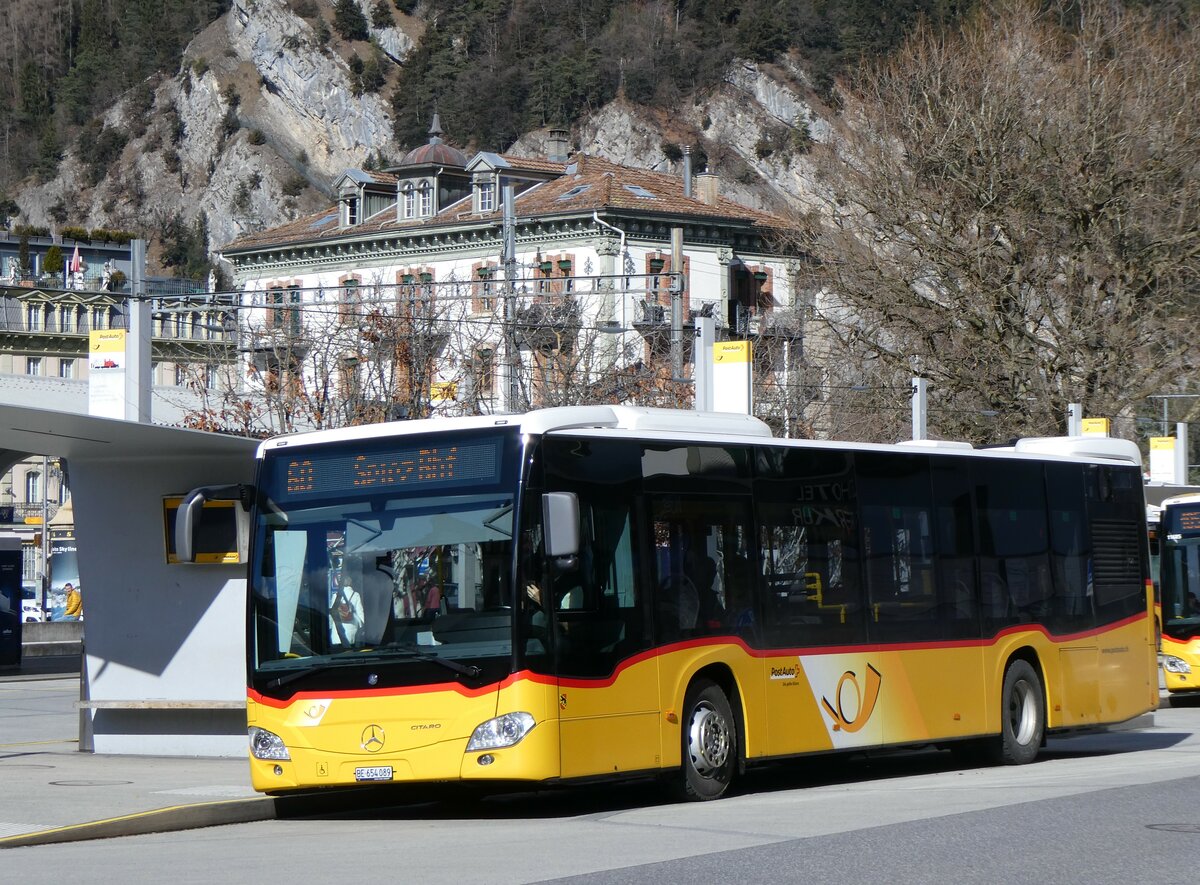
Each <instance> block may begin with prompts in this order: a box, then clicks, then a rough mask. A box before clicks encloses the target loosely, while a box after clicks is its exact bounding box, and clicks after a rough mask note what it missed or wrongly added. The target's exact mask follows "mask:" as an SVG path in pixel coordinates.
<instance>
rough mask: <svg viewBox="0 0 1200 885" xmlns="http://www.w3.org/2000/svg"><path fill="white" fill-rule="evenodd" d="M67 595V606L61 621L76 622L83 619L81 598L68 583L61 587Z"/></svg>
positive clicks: (76, 590) (75, 589)
mask: <svg viewBox="0 0 1200 885" xmlns="http://www.w3.org/2000/svg"><path fill="white" fill-rule="evenodd" d="M63 590H65V591H66V594H67V605H66V607H65V608H64V609H63V620H65V621H78V620H81V619H82V618H83V597H82V596H81V595H80V593H79V590H78V589H77V588H76V587H75V585H74V584H72V583H71V582H70V581H67V583H66V584H64V585H63Z"/></svg>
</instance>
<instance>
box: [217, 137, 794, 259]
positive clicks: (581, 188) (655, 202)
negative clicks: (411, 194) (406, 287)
mask: <svg viewBox="0 0 1200 885" xmlns="http://www.w3.org/2000/svg"><path fill="white" fill-rule="evenodd" d="M501 156H502V157H503V159H504V160H505V161H507V162H508V163H510V164H511V167H512V168H515V169H528V170H530V171H537V172H557V173H559V177H558V178H555V179H552V180H549V181H546V182H542V183H540V184H538V185H536V186H534V187H531V188H529V189H527V190H525V191H523V192H522V193H521V194H519V195H518V196H517V200H516V213H517V215H518V217H523V218H528V217H531V216H537V215H562V214H575V213H579V212H588V213H590V212H593V211H600V210H607V209H623V210H627V211H635V212H645V213H648V214H666V215H683V216H692V217H701V218H711V219H712V220H714V221H716V220H718V219H722V220H725V221H728V222H734V223H738V222H740V223H743V224H749V225H751V226H754V227H759V228H783V227H786V226H787V222H786V221H785V220H784V219H783V218H780V217H779V216H777V215H772V214H770V213H767V212H762V211H759V210H757V209H751V208H749V207H747V206H743V205H741V204H740V203H737V202H734V201H733V200H730V199H728V198H726V197H718V199H717V202H716V204H715V205H709V204H708V203H705V202H704V201H703V200H701V199H700V198H699V196H698V195H696V194H695V191H693V196H691V197H685V196H684V194H683V179H682V178H681V177H680V176H677V175H669V174H667V173H664V172H651V171H649V170H646V169H634V168H632V167H630V166H622V165H619V164H617V163H613V162H612V161H610V160H605V159H603V158H600V157H590V156H587V155H586V154H576V155H574V156H573V157H572V158H571V160H570V161H569V162H568V163H566V164H563V163H553V162H551V161H549V160H537V159H529V158H520V157H508V156H503V155H501ZM466 202H467V201H465V200H460V201H458V202H456V203H454V204H452V205H451V206H448V207H446V208H445V209H443V210H442V211H441V212H440V213H438V214H437V215H435V216H433V217H431V218H422V219H411V220H404V221H400V220H397V219H396V215H395V213H394V212H386V211H385V212H380V213H377V214H376V215H374V216H372V217H371V219H370V220H368V221H364V222H363V223H361V224H357V225H355V226H354V227H353V228H344V227H341V226H340V224H339V216H338V212H337V209H336V207H335V208H331V209H326V210H324V211H322V212H319V213H316V214H314V215H309V216H306V217H304V218H299V219H297V220H295V221H292V222H289V223H288V224H284V225H280V226H278V227H273V228H271V229H269V230H265V231H260V232H258V233H250V234H246V235H245V236H242V237H239V238H238V239H237V240H234V241H233V242H232V243H230V244H228V245H227V246H226V247H225V250H226V251H241V250H246V249H255V248H265V247H272V246H284V245H288V244H292V243H294V244H296V245H299V244H301V243H308V242H314V241H320V240H323V239H329V238H332V237H337V236H347V235H354V236H361V235H364V234H373V233H382V232H385V231H396V232H397V233H401V232H405V231H411V230H420V229H421V228H426V227H440V226H443V225H447V224H462V223H464V222H468V221H479V222H484V223H488V224H495V223H496V222H497V221H499V219H500V218H501V211H500V210H499V209H497V210H496V211H495V212H491V213H487V214H483V215H481V214H478V213H472V212H470V211H469V210H467V211H464V208H463V207H464V204H465V203H466Z"/></svg>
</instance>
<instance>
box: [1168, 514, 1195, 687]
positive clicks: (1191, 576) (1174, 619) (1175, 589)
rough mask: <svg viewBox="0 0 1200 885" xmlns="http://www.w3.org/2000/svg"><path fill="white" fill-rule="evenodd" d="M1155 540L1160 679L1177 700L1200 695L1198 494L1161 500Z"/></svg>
mask: <svg viewBox="0 0 1200 885" xmlns="http://www.w3.org/2000/svg"><path fill="white" fill-rule="evenodd" d="M1158 540H1159V571H1158V592H1159V603H1160V606H1161V609H1162V611H1161V615H1160V617H1161V619H1162V669H1163V682H1164V684H1165V685H1166V687H1167V691H1168V692H1169V695H1168V697H1169V700H1170V701H1171V703H1175V702H1176V701H1178V700H1180V699H1182V698H1189V697H1191V698H1200V495H1198V494H1192V495H1179V496H1177V497H1174V498H1167V499H1166V500H1165V501H1163V503H1162V510H1161V511H1160V513H1159V529H1158Z"/></svg>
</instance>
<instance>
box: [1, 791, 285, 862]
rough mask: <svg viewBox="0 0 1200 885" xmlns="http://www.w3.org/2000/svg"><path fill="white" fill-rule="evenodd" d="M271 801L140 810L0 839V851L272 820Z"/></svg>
mask: <svg viewBox="0 0 1200 885" xmlns="http://www.w3.org/2000/svg"><path fill="white" fill-rule="evenodd" d="M275 816H276V813H275V800H274V799H272V798H271V797H270V796H255V797H251V798H248V799H225V800H218V801H216V802H201V803H197V804H194V805H173V806H171V807H169V808H157V809H155V810H153V811H140V812H137V813H136V814H126V815H123V816H121V817H111V818H107V819H105V820H97V821H91V822H89V823H84V824H71V825H70V826H66V827H55V828H54V829H50V830H39V831H38V832H35V833H21V834H19V835H16V836H7V837H5V838H2V839H0V849H3V848H23V847H26V846H30V845H53V844H56V843H60V842H83V841H86V840H89V839H112V838H115V837H118V836H145V835H147V834H150V833H170V832H175V831H178V830H194V829H200V828H201V827H215V826H222V825H224V824H244V823H250V822H252V821H260V820H274V819H275Z"/></svg>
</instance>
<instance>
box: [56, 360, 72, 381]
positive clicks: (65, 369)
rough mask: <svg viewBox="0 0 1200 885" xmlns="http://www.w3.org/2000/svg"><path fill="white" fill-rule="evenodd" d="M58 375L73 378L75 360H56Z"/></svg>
mask: <svg viewBox="0 0 1200 885" xmlns="http://www.w3.org/2000/svg"><path fill="white" fill-rule="evenodd" d="M58 377H59V378H74V377H75V360H59V361H58Z"/></svg>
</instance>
